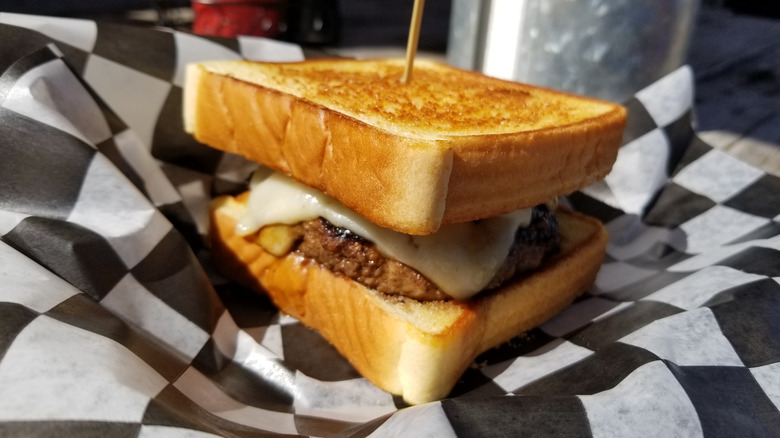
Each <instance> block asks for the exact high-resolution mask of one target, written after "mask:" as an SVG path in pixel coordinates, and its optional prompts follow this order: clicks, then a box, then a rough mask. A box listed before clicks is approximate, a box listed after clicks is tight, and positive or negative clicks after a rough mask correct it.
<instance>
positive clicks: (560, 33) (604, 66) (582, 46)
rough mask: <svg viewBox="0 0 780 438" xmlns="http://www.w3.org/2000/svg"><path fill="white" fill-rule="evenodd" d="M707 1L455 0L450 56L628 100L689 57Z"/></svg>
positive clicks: (494, 72) (515, 76) (460, 62)
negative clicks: (696, 24) (701, 6)
mask: <svg viewBox="0 0 780 438" xmlns="http://www.w3.org/2000/svg"><path fill="white" fill-rule="evenodd" d="M699 1H700V0H486V1H480V0H454V1H453V6H452V12H451V17H450V30H449V39H448V47H447V61H448V62H449V63H450V64H452V65H454V66H457V67H461V68H466V69H471V70H478V71H482V72H484V73H486V74H488V75H490V76H496V77H500V78H503V79H510V80H516V81H520V82H527V83H531V84H536V85H540V86H545V87H550V88H554V89H558V90H562V91H567V92H573V93H577V94H584V95H589V96H593V97H597V98H601V99H606V100H611V101H615V102H623V101H625V99H628V98H630V97H631V96H632V95H633V94H634V93H635V92H636V91H638V90H640V89H642V88H644V87H645V86H647V85H649V84H651V83H652V82H654V81H656V80H657V79H659V78H661V77H662V76H663V75H665V74H667V73H669V72H671V71H672V70H674V69H676V68H677V67H679V66H681V65H682V64H683V63H684V62H685V57H686V54H687V49H688V44H689V41H690V37H691V32H692V29H693V26H694V21H695V17H696V13H697V11H698V8H699Z"/></svg>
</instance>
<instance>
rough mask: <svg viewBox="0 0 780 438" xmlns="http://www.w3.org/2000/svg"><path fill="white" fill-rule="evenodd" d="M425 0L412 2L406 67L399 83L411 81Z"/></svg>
mask: <svg viewBox="0 0 780 438" xmlns="http://www.w3.org/2000/svg"><path fill="white" fill-rule="evenodd" d="M424 4H425V0H414V9H413V11H412V23H411V25H410V26H409V40H408V42H407V44H406V67H405V68H404V76H403V78H401V83H403V84H408V83H409V82H411V80H412V68H413V67H414V56H415V55H416V54H417V43H418V42H419V41H420V24H421V23H422V14H423V5H424Z"/></svg>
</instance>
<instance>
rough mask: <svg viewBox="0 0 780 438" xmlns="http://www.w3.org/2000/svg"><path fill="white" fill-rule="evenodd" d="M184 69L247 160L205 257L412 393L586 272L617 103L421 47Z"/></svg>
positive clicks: (202, 124) (191, 104) (428, 395)
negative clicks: (459, 62) (571, 201)
mask: <svg viewBox="0 0 780 438" xmlns="http://www.w3.org/2000/svg"><path fill="white" fill-rule="evenodd" d="M403 69H404V60H402V59H399V60H388V59H384V60H334V59H318V60H309V61H303V62H295V63H257V62H247V61H213V62H203V63H197V64H191V65H190V66H189V67H188V70H187V75H186V84H185V91H184V93H185V95H184V118H185V128H186V130H187V131H188V132H190V133H192V134H193V135H194V136H195V138H196V139H197V140H198V141H200V142H202V143H204V144H206V145H209V146H211V147H214V148H217V149H220V150H223V151H226V152H229V153H234V154H238V155H241V156H243V157H245V158H247V159H249V160H251V161H254V162H257V163H258V164H259V165H260V166H259V168H258V171H257V172H255V174H254V176H253V177H252V178H251V181H250V182H249V189H248V190H247V191H246V192H245V193H242V194H240V195H237V196H234V197H233V196H230V197H221V198H218V199H216V200H214V202H213V203H212V206H211V211H210V216H211V225H210V245H211V251H212V258H213V260H214V262H215V264H216V265H217V266H218V268H219V269H220V270H221V271H222V272H223V273H224V274H225V275H226V276H227V277H229V278H231V279H233V280H235V281H237V282H239V283H242V284H244V285H246V286H248V287H250V288H252V289H254V290H256V291H258V292H260V293H264V294H267V295H268V296H269V297H270V298H271V300H272V301H273V302H274V303H275V305H277V306H278V307H279V309H281V311H283V312H285V313H287V314H289V315H292V316H293V317H295V318H298V319H299V320H300V321H301V322H302V323H303V324H305V325H306V326H309V327H311V328H313V329H315V330H317V331H318V332H319V333H321V335H322V336H323V337H324V338H325V339H326V340H327V341H329V342H330V343H331V344H332V345H334V346H335V348H336V349H337V350H338V351H339V352H340V353H341V354H342V355H343V356H344V357H345V358H346V359H347V360H348V361H349V362H350V363H351V364H352V365H353V366H354V367H355V369H356V370H357V371H358V372H360V373H361V374H362V375H363V376H365V377H366V378H367V379H368V380H370V381H371V382H373V383H374V384H376V385H377V386H379V387H380V388H383V389H384V390H386V391H389V392H390V393H393V394H397V395H400V396H402V397H403V399H404V400H405V401H406V402H408V403H410V404H418V403H425V402H429V401H433V400H437V399H441V398H443V397H446V396H447V395H448V394H449V393H450V391H451V390H452V388H453V387H454V385H455V383H456V382H457V380H458V378H459V377H460V376H461V374H462V373H463V372H464V371H465V370H466V368H467V367H468V366H469V365H470V364H471V363H472V362H473V360H474V359H475V358H476V357H477V356H478V355H479V354H480V353H482V352H484V351H486V350H488V349H490V348H492V347H495V346H497V345H499V344H501V343H504V342H506V341H508V340H510V339H511V338H513V337H515V336H517V335H518V334H520V333H522V332H524V331H527V330H529V329H531V328H534V327H536V326H538V325H540V324H542V323H544V322H545V321H546V320H548V319H549V318H551V317H552V316H554V315H555V314H556V313H558V312H559V311H561V310H562V309H563V308H564V307H566V306H568V305H569V304H570V303H571V302H572V301H573V300H574V299H575V298H576V297H577V296H578V295H580V294H581V293H583V292H584V291H585V290H586V289H587V288H589V287H590V285H591V284H592V282H593V281H594V279H595V276H596V273H597V271H598V269H599V266H600V265H601V261H602V259H603V257H604V253H605V248H606V244H607V233H606V231H605V229H604V227H603V226H602V225H601V223H600V222H599V221H597V220H596V219H594V218H591V217H587V216H585V215H583V214H580V213H577V212H574V211H571V210H569V209H566V208H564V207H563V206H559V203H558V202H557V199H558V198H559V197H561V196H564V195H567V194H570V193H572V192H574V191H576V190H579V189H581V188H583V187H585V186H587V185H590V184H592V183H595V182H597V181H599V180H601V179H603V178H604V177H605V176H606V175H607V173H608V172H609V171H610V169H611V167H612V164H613V162H614V161H615V158H616V155H617V150H618V148H619V146H620V144H621V142H622V135H623V130H624V127H625V117H626V112H625V109H624V108H623V107H621V106H619V105H616V104H613V103H608V102H602V101H598V100H594V99H590V98H585V97H579V96H574V95H570V94H564V93H560V92H556V91H552V90H548V89H543V88H538V87H533V86H529V85H524V84H519V83H515V82H509V81H503V80H499V79H495V78H490V77H487V76H484V75H481V74H478V73H474V72H469V71H464V70H459V69H455V68H452V67H449V66H446V65H444V64H441V63H436V62H432V61H426V60H418V61H416V62H415V64H414V72H413V80H412V81H411V82H409V83H406V84H402V83H401V81H400V78H401V76H402V73H403Z"/></svg>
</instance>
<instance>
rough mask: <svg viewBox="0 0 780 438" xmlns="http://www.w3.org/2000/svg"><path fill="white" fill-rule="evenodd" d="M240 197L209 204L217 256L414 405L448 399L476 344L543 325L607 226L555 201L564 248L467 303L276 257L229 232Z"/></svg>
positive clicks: (591, 260) (597, 257)
mask: <svg viewBox="0 0 780 438" xmlns="http://www.w3.org/2000/svg"><path fill="white" fill-rule="evenodd" d="M244 208H245V199H242V198H241V197H239V198H232V197H223V198H219V199H217V200H215V201H214V202H213V204H212V210H211V233H210V241H211V246H212V249H211V250H212V255H213V260H214V263H216V264H217V266H218V267H219V269H220V270H221V271H222V272H223V273H224V274H225V275H227V276H228V277H230V278H232V279H234V280H236V281H238V282H239V283H243V284H244V285H246V286H248V287H250V288H252V289H254V290H255V291H258V292H261V293H267V294H268V295H269V296H270V298H271V299H272V301H273V302H274V303H275V304H276V305H277V306H278V307H279V308H280V309H281V310H282V311H283V312H285V313H288V314H290V315H292V316H294V317H296V318H298V319H299V320H300V321H301V322H302V323H303V324H305V325H306V326H309V327H311V328H313V329H315V330H317V331H319V332H320V333H321V334H322V336H323V337H324V338H325V339H326V340H328V341H329V342H330V343H331V344H333V345H334V346H335V347H336V349H338V351H339V352H341V354H342V355H343V356H344V357H345V358H346V359H347V360H348V361H349V362H350V363H352V365H353V366H354V367H355V369H356V370H357V371H358V372H360V373H361V374H362V375H363V376H365V377H366V378H367V379H368V380H369V381H371V382H373V383H374V384H376V385H377V386H379V387H380V388H382V389H384V390H386V391H388V392H391V393H393V394H398V395H401V396H402V397H403V398H404V400H406V401H407V402H408V403H411V404H418V403H425V402H429V401H433V400H438V399H441V398H443V397H446V396H447V395H448V394H449V392H450V391H451V389H452V388H453V386H454V385H455V383H456V382H457V380H458V378H459V377H460V375H461V374H462V373H463V372H464V371H465V370H466V368H467V367H468V366H469V364H471V362H472V361H473V360H474V358H476V356H477V355H478V354H480V353H481V352H483V351H485V350H488V349H489V348H492V347H494V346H496V345H499V344H501V343H503V342H505V341H507V340H509V339H511V338H512V337H514V336H516V335H518V334H520V333H522V332H524V331H527V330H529V329H531V328H533V327H536V326H538V325H540V324H542V323H543V322H544V321H546V320H547V319H549V318H551V317H552V316H553V315H555V314H556V313H558V312H559V311H560V310H561V309H563V308H564V307H566V306H567V305H569V304H570V303H571V302H572V301H573V300H574V299H575V298H576V297H577V296H578V295H580V294H581V293H582V292H583V291H585V290H586V289H587V288H588V287H589V286H590V285H591V284H592V282H593V280H594V278H595V276H596V273H597V271H598V269H599V266H600V264H601V261H602V259H603V257H604V251H605V248H606V244H607V233H606V231H605V230H604V228H603V226H602V225H601V223H599V222H598V221H597V220H595V219H593V218H590V217H587V216H584V215H581V214H578V213H574V212H568V211H565V210H561V209H559V214H558V221H559V224H560V231H561V251H560V253H559V254H558V255H557V256H555V257H554V258H552V259H551V260H549V261H547V262H546V263H545V265H543V267H542V268H541V269H539V270H537V271H535V272H534V273H532V274H529V275H524V276H521V277H520V278H517V279H516V280H514V282H512V283H510V284H508V285H506V286H504V287H503V288H502V289H500V290H498V291H492V292H489V293H485V294H482V295H478V296H477V297H476V298H474V299H471V300H468V301H455V300H450V301H428V302H420V301H415V300H412V299H408V298H396V297H392V296H389V295H384V294H380V293H378V292H376V291H374V290H371V289H368V288H366V287H364V286H362V285H361V284H359V283H357V282H354V281H352V280H350V279H348V278H346V277H344V276H340V275H338V274H334V273H333V272H331V271H328V270H327V269H324V268H323V267H321V266H320V265H318V264H316V263H315V262H313V261H312V260H310V259H305V258H303V257H301V256H299V255H297V254H296V253H295V252H293V253H290V254H288V255H285V256H282V257H275V256H273V255H271V254H269V253H268V252H266V251H264V250H263V249H262V247H261V246H260V245H258V244H256V243H255V242H254V241H253V240H252V237H249V236H247V237H242V236H238V235H236V234H235V225H236V221H237V219H238V218H240V217H241V215H242V214H243V211H244Z"/></svg>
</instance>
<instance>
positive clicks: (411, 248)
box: [237, 168, 532, 300]
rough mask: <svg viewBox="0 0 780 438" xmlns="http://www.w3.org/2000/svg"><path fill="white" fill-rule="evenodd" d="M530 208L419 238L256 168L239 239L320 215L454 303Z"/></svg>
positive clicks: (500, 254)
mask: <svg viewBox="0 0 780 438" xmlns="http://www.w3.org/2000/svg"><path fill="white" fill-rule="evenodd" d="M531 212H532V209H530V208H525V209H520V210H516V211H514V212H511V213H507V214H503V215H500V216H496V217H492V218H488V219H482V220H479V221H474V222H466V223H461V224H446V225H442V226H441V228H440V229H439V231H437V232H436V233H433V234H429V235H425V236H413V235H409V234H404V233H399V232H397V231H393V230H390V229H387V228H382V227H380V226H378V225H374V224H373V223H371V222H369V221H367V220H366V219H364V218H363V217H361V216H359V215H358V214H357V213H355V212H353V211H352V210H350V209H348V208H347V207H345V206H344V205H342V204H341V203H339V202H338V201H336V200H335V199H333V198H331V197H330V196H328V195H326V194H324V193H322V192H320V191H318V190H316V189H312V188H310V187H308V186H306V185H303V184H301V183H299V182H297V181H295V180H293V179H292V178H290V177H288V176H286V175H283V174H281V173H278V172H273V171H271V170H268V169H265V168H261V169H260V170H258V171H257V172H255V174H254V175H253V177H252V180H251V182H250V193H249V200H248V202H247V211H246V213H245V214H244V216H243V217H242V218H241V219H240V220H239V223H238V225H237V232H238V234H240V235H248V234H251V233H254V232H256V231H258V230H259V229H261V228H262V227H264V226H266V225H273V224H286V225H294V224H297V223H300V222H304V221H308V220H312V219H316V218H318V217H322V218H324V219H326V220H327V221H328V222H330V223H331V224H333V225H335V226H337V227H341V228H345V229H347V230H349V231H351V232H352V233H354V234H356V235H358V236H360V237H362V238H364V239H366V240H369V241H371V242H373V243H374V244H375V245H376V247H377V249H378V250H379V252H381V253H382V254H383V255H384V256H386V257H390V258H393V259H396V260H398V261H399V262H401V263H404V264H405V265H407V266H409V267H411V268H413V269H415V270H417V272H419V273H421V274H422V275H424V276H425V277H426V278H428V280H430V281H431V282H433V283H435V284H436V285H437V286H438V287H439V288H440V289H441V290H442V291H444V292H445V293H446V294H448V295H450V296H451V297H453V298H455V299H459V300H464V299H468V298H469V297H471V296H473V295H475V294H476V293H478V292H480V291H481V290H483V289H484V288H485V286H487V284H488V283H489V282H490V280H491V279H492V278H493V277H494V276H495V274H496V272H497V271H498V269H499V268H500V267H501V266H502V265H503V263H504V261H505V260H506V258H507V256H508V255H509V250H510V248H511V247H512V244H513V243H514V236H515V232H516V231H517V229H518V228H521V227H526V226H528V224H530V222H531Z"/></svg>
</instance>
